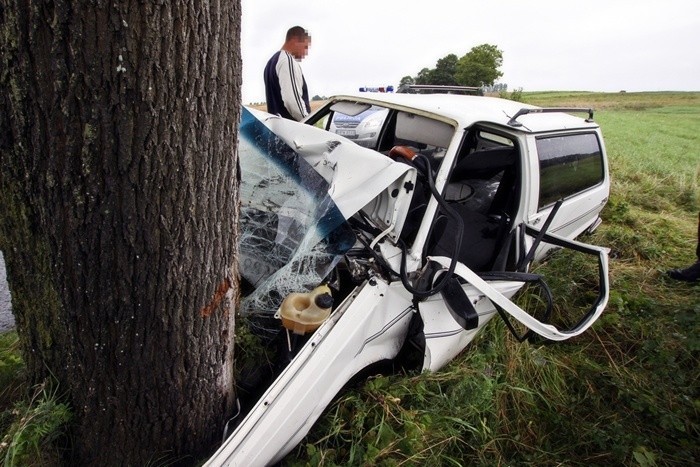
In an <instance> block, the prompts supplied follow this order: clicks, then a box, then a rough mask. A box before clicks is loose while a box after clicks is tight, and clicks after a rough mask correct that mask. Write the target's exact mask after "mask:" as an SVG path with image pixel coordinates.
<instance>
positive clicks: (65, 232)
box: [0, 0, 241, 465]
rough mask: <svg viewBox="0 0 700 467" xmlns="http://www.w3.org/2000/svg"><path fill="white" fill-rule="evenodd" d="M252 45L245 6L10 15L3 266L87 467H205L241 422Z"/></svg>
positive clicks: (0, 140) (3, 47) (0, 1)
mask: <svg viewBox="0 0 700 467" xmlns="http://www.w3.org/2000/svg"><path fill="white" fill-rule="evenodd" d="M239 33H240V1H239V0H233V1H230V2H228V1H227V2H217V1H207V0H201V1H196V2H193V1H181V2H128V1H117V2H103V1H94V2H65V1H53V2H52V1H34V2H26V1H22V0H15V1H11V0H0V85H1V86H2V87H1V88H0V90H1V92H2V94H1V95H0V99H1V100H0V106H1V108H0V157H1V159H0V206H1V208H0V209H1V210H0V250H2V251H3V252H4V255H5V260H6V263H7V269H8V280H9V283H10V288H11V291H12V299H13V310H14V313H15V317H16V322H17V331H18V334H19V336H20V339H21V344H22V350H23V355H24V358H25V361H26V363H27V366H28V368H29V370H30V374H31V376H32V378H33V380H34V381H35V382H38V381H41V380H42V379H43V378H45V377H46V376H47V375H48V374H49V373H50V374H52V375H53V376H55V377H56V378H57V379H58V382H59V384H60V388H59V390H63V391H66V392H67V394H68V396H69V398H70V401H71V403H72V407H73V410H74V412H75V416H76V430H75V434H76V436H75V439H74V444H75V455H76V456H77V462H79V463H80V464H81V465H115V464H118V465H145V464H146V463H148V462H151V463H154V462H157V461H159V460H161V461H162V460H163V459H166V458H167V459H179V460H182V459H186V458H187V459H190V461H192V460H193V459H195V458H196V457H197V456H200V455H202V454H203V453H207V452H208V450H209V449H210V448H211V447H212V445H213V444H214V443H215V442H216V441H218V440H219V439H220V436H221V430H222V427H223V423H224V421H225V419H226V417H227V416H228V415H229V414H230V411H231V407H232V403H233V400H234V394H233V380H232V377H233V376H232V356H233V347H232V344H233V330H234V326H233V319H234V314H233V304H234V302H235V298H236V290H237V280H236V268H237V265H236V263H235V260H236V244H237V238H236V231H237V229H236V226H237V201H238V199H237V188H236V187H237V175H236V155H235V147H236V134H237V127H238V120H239V109H240V67H241V64H240V46H239ZM185 456H190V457H185ZM191 456H194V457H191ZM185 462H187V461H185Z"/></svg>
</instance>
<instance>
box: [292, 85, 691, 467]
mask: <svg viewBox="0 0 700 467" xmlns="http://www.w3.org/2000/svg"><path fill="white" fill-rule="evenodd" d="M523 100H524V101H525V102H527V103H532V104H535V105H542V106H567V107H568V106H573V107H593V108H594V109H596V114H595V120H596V121H598V122H599V123H600V125H601V126H602V129H603V133H604V136H605V142H606V147H607V151H608V155H609V158H610V167H611V174H612V194H611V199H610V202H609V203H608V205H607V207H606V208H605V210H604V212H603V220H604V223H603V225H602V226H601V227H600V228H599V229H598V230H597V231H596V232H595V233H594V234H593V235H592V236H589V237H588V238H586V239H585V241H588V242H590V243H594V244H598V245H604V246H607V247H609V248H610V249H611V265H610V267H611V271H610V279H611V289H612V292H611V300H610V302H609V304H608V307H607V309H606V311H605V313H604V314H603V316H602V318H601V319H599V320H598V322H597V323H596V324H595V325H594V327H593V328H592V329H591V330H589V331H587V332H586V333H585V334H584V335H582V336H579V337H577V338H574V339H572V340H570V341H567V342H564V343H559V344H545V343H543V342H538V343H522V344H521V343H518V342H517V341H516V340H515V339H513V338H512V337H511V336H510V334H509V333H508V331H507V330H506V328H505V326H504V325H503V323H502V321H501V320H498V319H494V320H492V321H491V323H490V324H489V326H488V327H487V329H486V330H485V332H484V333H483V334H482V335H481V336H480V337H479V338H477V340H476V341H475V342H474V343H473V344H472V345H471V346H470V347H468V348H467V349H466V351H465V352H464V353H463V355H462V356H460V357H459V358H458V359H457V360H455V361H454V362H452V363H451V364H450V366H448V367H447V368H446V369H444V370H443V371H441V372H439V373H435V374H423V375H405V376H393V377H377V378H373V379H371V380H369V381H368V382H367V383H366V384H364V385H363V386H361V387H360V388H358V389H354V390H352V391H350V392H347V393H345V394H344V395H343V396H342V397H341V398H339V400H337V401H336V402H334V403H333V404H332V405H331V406H330V407H329V408H328V410H327V411H326V413H325V415H324V416H323V418H322V419H321V420H320V421H319V423H317V425H316V426H315V427H314V429H313V430H312V432H311V433H310V434H309V436H308V437H307V438H306V439H305V441H304V442H303V443H302V444H301V445H300V446H299V447H298V448H297V450H296V451H294V452H293V453H292V454H290V456H288V458H287V462H288V463H289V464H290V465H309V464H311V465H486V466H491V465H536V466H548V465H581V466H583V465H640V466H653V465H659V466H660V465H677V466H687V465H692V464H695V465H697V464H698V463H700V443H698V439H700V419H699V418H698V413H699V411H700V391H699V389H700V384H699V381H698V376H699V372H698V368H700V366H699V365H698V363H699V355H700V354H699V350H700V286H698V285H688V284H685V283H677V282H674V281H672V280H670V279H668V278H667V277H665V275H664V273H665V271H666V270H667V269H669V268H672V267H677V266H685V265H689V264H691V263H692V262H694V260H695V257H694V249H695V241H696V230H695V229H696V226H697V224H696V223H697V216H698V210H699V209H700V206H699V201H700V192H699V188H698V186H699V183H698V182H699V178H700V131H699V130H700V93H619V94H617V93H615V94H609V93H605V94H603V93H586V92H547V93H524V94H523ZM544 267H546V268H549V270H550V271H549V274H548V276H550V275H551V273H554V274H555V275H560V276H562V277H567V275H568V274H569V272H570V270H571V268H575V267H578V266H577V265H576V264H575V263H572V262H571V261H570V260H569V259H568V258H563V257H562V258H555V259H554V260H553V261H550V262H549V263H548V264H547V265H545V266H544ZM568 285H570V284H568ZM568 285H567V284H566V281H565V280H562V281H561V283H560V284H553V286H554V287H555V289H557V290H559V291H560V295H561V292H562V291H563V292H564V293H565V294H566V290H567V289H566V287H567V286H568ZM570 293H573V292H570ZM566 298H567V302H566V303H565V304H564V305H563V306H567V304H568V303H572V304H573V303H574V302H576V299H577V297H575V296H568V297H566ZM560 306H562V305H560Z"/></svg>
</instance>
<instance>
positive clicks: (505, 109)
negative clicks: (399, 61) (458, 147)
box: [329, 92, 598, 133]
mask: <svg viewBox="0 0 700 467" xmlns="http://www.w3.org/2000/svg"><path fill="white" fill-rule="evenodd" d="M329 100H330V101H331V102H333V101H339V100H353V101H356V102H365V103H368V104H376V105H380V106H381V105H385V106H390V107H393V108H397V109H402V110H406V111H411V112H414V113H418V114H423V115H426V116H429V117H431V118H438V119H441V120H444V121H447V122H448V123H450V124H452V125H454V126H456V127H458V128H467V127H470V126H472V125H473V124H475V123H478V122H482V123H483V122H488V123H493V124H496V125H499V126H503V127H506V128H509V129H511V130H517V131H522V132H525V133H539V132H548V131H555V130H562V129H566V130H570V129H578V128H598V124H596V123H595V122H591V121H586V120H585V119H583V118H581V117H577V116H574V115H571V114H568V113H565V112H552V113H529V114H526V115H521V116H519V117H518V118H517V122H518V123H521V124H522V126H517V127H515V126H512V125H509V124H508V122H509V121H510V120H511V118H512V117H513V116H514V115H515V114H516V113H517V112H518V111H520V110H521V109H541V107H537V106H534V105H528V104H523V103H522V102H516V101H511V100H508V99H500V98H497V97H486V96H469V95H461V94H403V93H380V92H367V93H358V94H345V95H337V96H332V97H331V98H330V99H329Z"/></svg>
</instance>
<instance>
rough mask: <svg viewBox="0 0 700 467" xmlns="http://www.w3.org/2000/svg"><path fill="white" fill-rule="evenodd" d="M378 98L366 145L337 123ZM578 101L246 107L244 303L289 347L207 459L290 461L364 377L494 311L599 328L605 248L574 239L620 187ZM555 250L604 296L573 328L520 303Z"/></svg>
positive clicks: (469, 335) (340, 99)
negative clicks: (576, 263) (584, 268)
mask: <svg viewBox="0 0 700 467" xmlns="http://www.w3.org/2000/svg"><path fill="white" fill-rule="evenodd" d="M370 109H371V111H372V114H373V115H381V119H377V121H376V122H375V123H374V124H375V126H376V130H377V135H376V137H374V138H373V139H372V140H371V142H370V143H368V144H369V145H370V146H371V147H362V146H359V145H357V144H355V143H353V142H352V141H351V140H349V139H347V138H345V137H344V136H341V135H340V134H335V133H334V132H333V130H335V131H338V132H339V133H340V132H341V131H342V129H341V128H338V127H337V126H336V125H335V124H334V123H333V122H337V121H342V120H350V119H349V118H345V117H343V118H338V116H339V115H340V114H342V115H344V116H349V117H352V116H357V115H361V114H363V112H367V111H368V110H370ZM575 111H577V109H542V108H538V107H533V106H528V105H524V104H521V103H517V102H513V101H508V100H502V99H495V98H489V97H479V96H458V95H451V94H430V95H424V94H379V93H371V94H362V95H357V96H337V97H333V98H332V99H330V100H329V102H328V103H327V104H326V105H325V106H324V107H323V108H321V109H319V110H318V111H317V112H315V113H314V114H312V115H311V116H310V117H308V119H307V120H306V122H305V124H301V123H297V122H292V121H289V120H284V119H281V118H278V117H274V116H271V115H269V114H265V113H263V112H258V111H254V110H247V109H246V110H244V113H243V117H242V122H241V127H240V142H239V157H240V164H241V199H242V206H241V223H242V240H241V250H240V255H241V261H240V265H241V275H242V282H243V283H242V286H243V295H244V298H243V300H242V305H241V306H242V313H244V314H247V315H250V316H255V317H257V318H259V319H258V321H256V322H257V323H260V324H259V329H258V331H259V332H260V333H263V334H264V333H267V335H268V336H269V339H270V342H272V341H274V340H276V341H277V342H278V343H279V342H281V348H282V350H281V352H280V355H281V356H280V360H281V363H280V365H279V367H278V368H277V370H276V371H275V374H274V377H273V378H271V383H270V384H269V385H268V387H267V388H266V390H264V392H261V395H260V397H259V399H257V401H256V402H255V403H254V404H250V407H246V408H245V409H244V412H246V413H242V414H241V415H240V416H239V417H238V418H237V419H235V420H234V421H232V422H231V425H232V426H235V429H233V430H232V433H231V434H230V435H228V434H227V435H226V438H225V440H224V442H223V444H222V446H221V447H220V449H219V450H218V451H217V452H216V453H215V454H214V455H213V456H212V457H211V458H210V459H209V461H208V463H207V464H206V465H210V466H214V465H216V466H219V465H241V466H243V465H245V466H255V465H269V464H272V463H275V462H277V461H279V460H281V459H282V458H283V457H284V456H285V455H286V454H287V453H288V452H290V451H291V450H292V449H293V448H294V447H295V446H296V445H297V444H298V443H299V442H300V441H301V440H302V439H303V437H304V436H305V435H306V434H307V433H308V431H309V429H310V428H311V426H312V425H313V424H314V423H315V421H316V420H317V419H318V417H319V416H320V415H321V413H322V412H323V410H324V409H325V408H326V407H327V405H328V404H329V403H330V402H331V400H332V399H333V397H334V396H335V395H336V394H337V393H338V391H339V390H340V389H342V387H343V386H344V385H345V384H346V383H347V382H348V381H349V380H350V379H351V378H352V377H353V376H355V375H356V374H357V373H359V372H360V371H362V370H363V369H365V368H367V367H368V366H370V365H372V364H375V363H377V362H380V361H385V360H392V359H393V360H395V359H404V360H405V361H406V362H409V363H408V364H410V363H413V364H414V365H415V366H416V367H417V369H418V370H429V371H435V370H438V369H439V368H441V367H442V366H443V365H445V364H446V363H447V362H449V361H450V360H451V359H453V358H454V357H455V356H456V355H457V354H458V353H459V352H461V351H462V350H463V349H464V348H465V347H466V346H467V344H468V343H469V342H470V341H471V340H472V339H473V338H474V337H475V335H476V334H477V333H478V332H479V330H481V329H482V328H483V327H484V325H485V324H486V323H487V322H488V321H489V320H490V319H491V318H492V317H494V316H496V315H497V314H498V315H500V316H501V317H502V318H503V319H504V320H506V323H507V324H508V328H509V329H510V330H511V331H513V332H514V333H517V332H518V331H517V329H516V328H521V327H522V326H524V327H525V328H527V329H528V332H529V333H536V334H537V335H539V336H542V337H544V338H547V339H551V340H555V341H558V340H564V339H568V338H570V337H573V336H576V335H578V334H580V333H582V332H584V331H585V330H586V329H587V328H588V327H589V326H591V324H592V323H593V322H594V321H595V320H596V319H597V318H598V317H599V316H600V314H601V313H602V311H603V309H604V307H605V305H606V303H607V299H608V271H607V250H606V249H605V248H601V247H597V246H591V245H587V244H583V243H580V242H577V241H575V240H573V239H574V238H576V237H577V236H578V235H580V234H582V233H583V232H585V231H590V230H592V229H594V228H595V227H597V225H598V224H599V222H600V219H599V214H600V211H601V210H602V208H603V206H604V205H605V203H606V201H607V199H608V194H609V186H610V181H609V174H608V165H607V159H606V153H605V148H604V145H603V139H602V135H601V132H600V128H599V127H598V125H597V124H596V123H594V122H593V121H592V111H587V112H588V118H586V119H584V118H580V117H577V116H574V115H572V113H575ZM578 111H580V109H579V110H578ZM555 248H568V249H573V250H575V251H576V252H578V253H577V254H583V255H589V256H590V259H591V261H592V262H594V263H597V271H598V272H597V277H596V280H597V282H598V284H597V287H595V288H596V290H595V292H594V295H595V298H594V300H592V303H591V304H590V307H589V308H587V310H585V312H584V313H583V315H582V316H579V317H577V318H576V319H575V320H574V321H573V322H572V323H571V325H570V326H567V327H566V328H562V327H557V326H555V325H554V324H552V322H551V321H550V319H549V318H550V317H549V312H550V311H551V310H550V309H549V308H551V307H547V310H546V311H545V312H544V313H542V312H539V313H537V314H533V313H529V312H528V310H525V309H522V308H521V307H520V306H518V305H517V304H516V303H514V302H513V301H511V298H512V297H513V295H514V294H515V293H516V292H517V291H519V290H521V289H523V288H524V287H525V286H526V285H528V286H532V284H535V287H539V288H541V289H544V290H547V286H546V281H545V278H543V277H541V276H539V275H537V274H534V273H532V272H531V265H532V263H533V262H536V261H538V260H541V259H542V258H543V257H544V255H545V254H546V253H547V252H548V251H549V250H553V249H555ZM543 295H544V296H546V297H548V299H551V297H549V295H548V293H544V294H543ZM518 337H519V338H521V339H522V338H524V337H525V336H523V335H520V336H518Z"/></svg>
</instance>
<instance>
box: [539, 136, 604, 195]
mask: <svg viewBox="0 0 700 467" xmlns="http://www.w3.org/2000/svg"><path fill="white" fill-rule="evenodd" d="M537 154H538V157H539V161H540V199H539V203H538V209H542V208H543V207H545V206H548V205H550V204H552V203H554V202H556V201H558V200H559V199H566V198H568V197H570V196H572V195H575V194H576V193H579V192H581V191H584V190H587V189H588V188H591V187H593V186H596V185H598V184H600V183H601V182H602V181H603V176H604V174H603V153H602V150H601V148H600V142H599V141H598V137H597V136H596V134H595V133H583V134H575V135H563V136H547V137H542V138H537Z"/></svg>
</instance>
